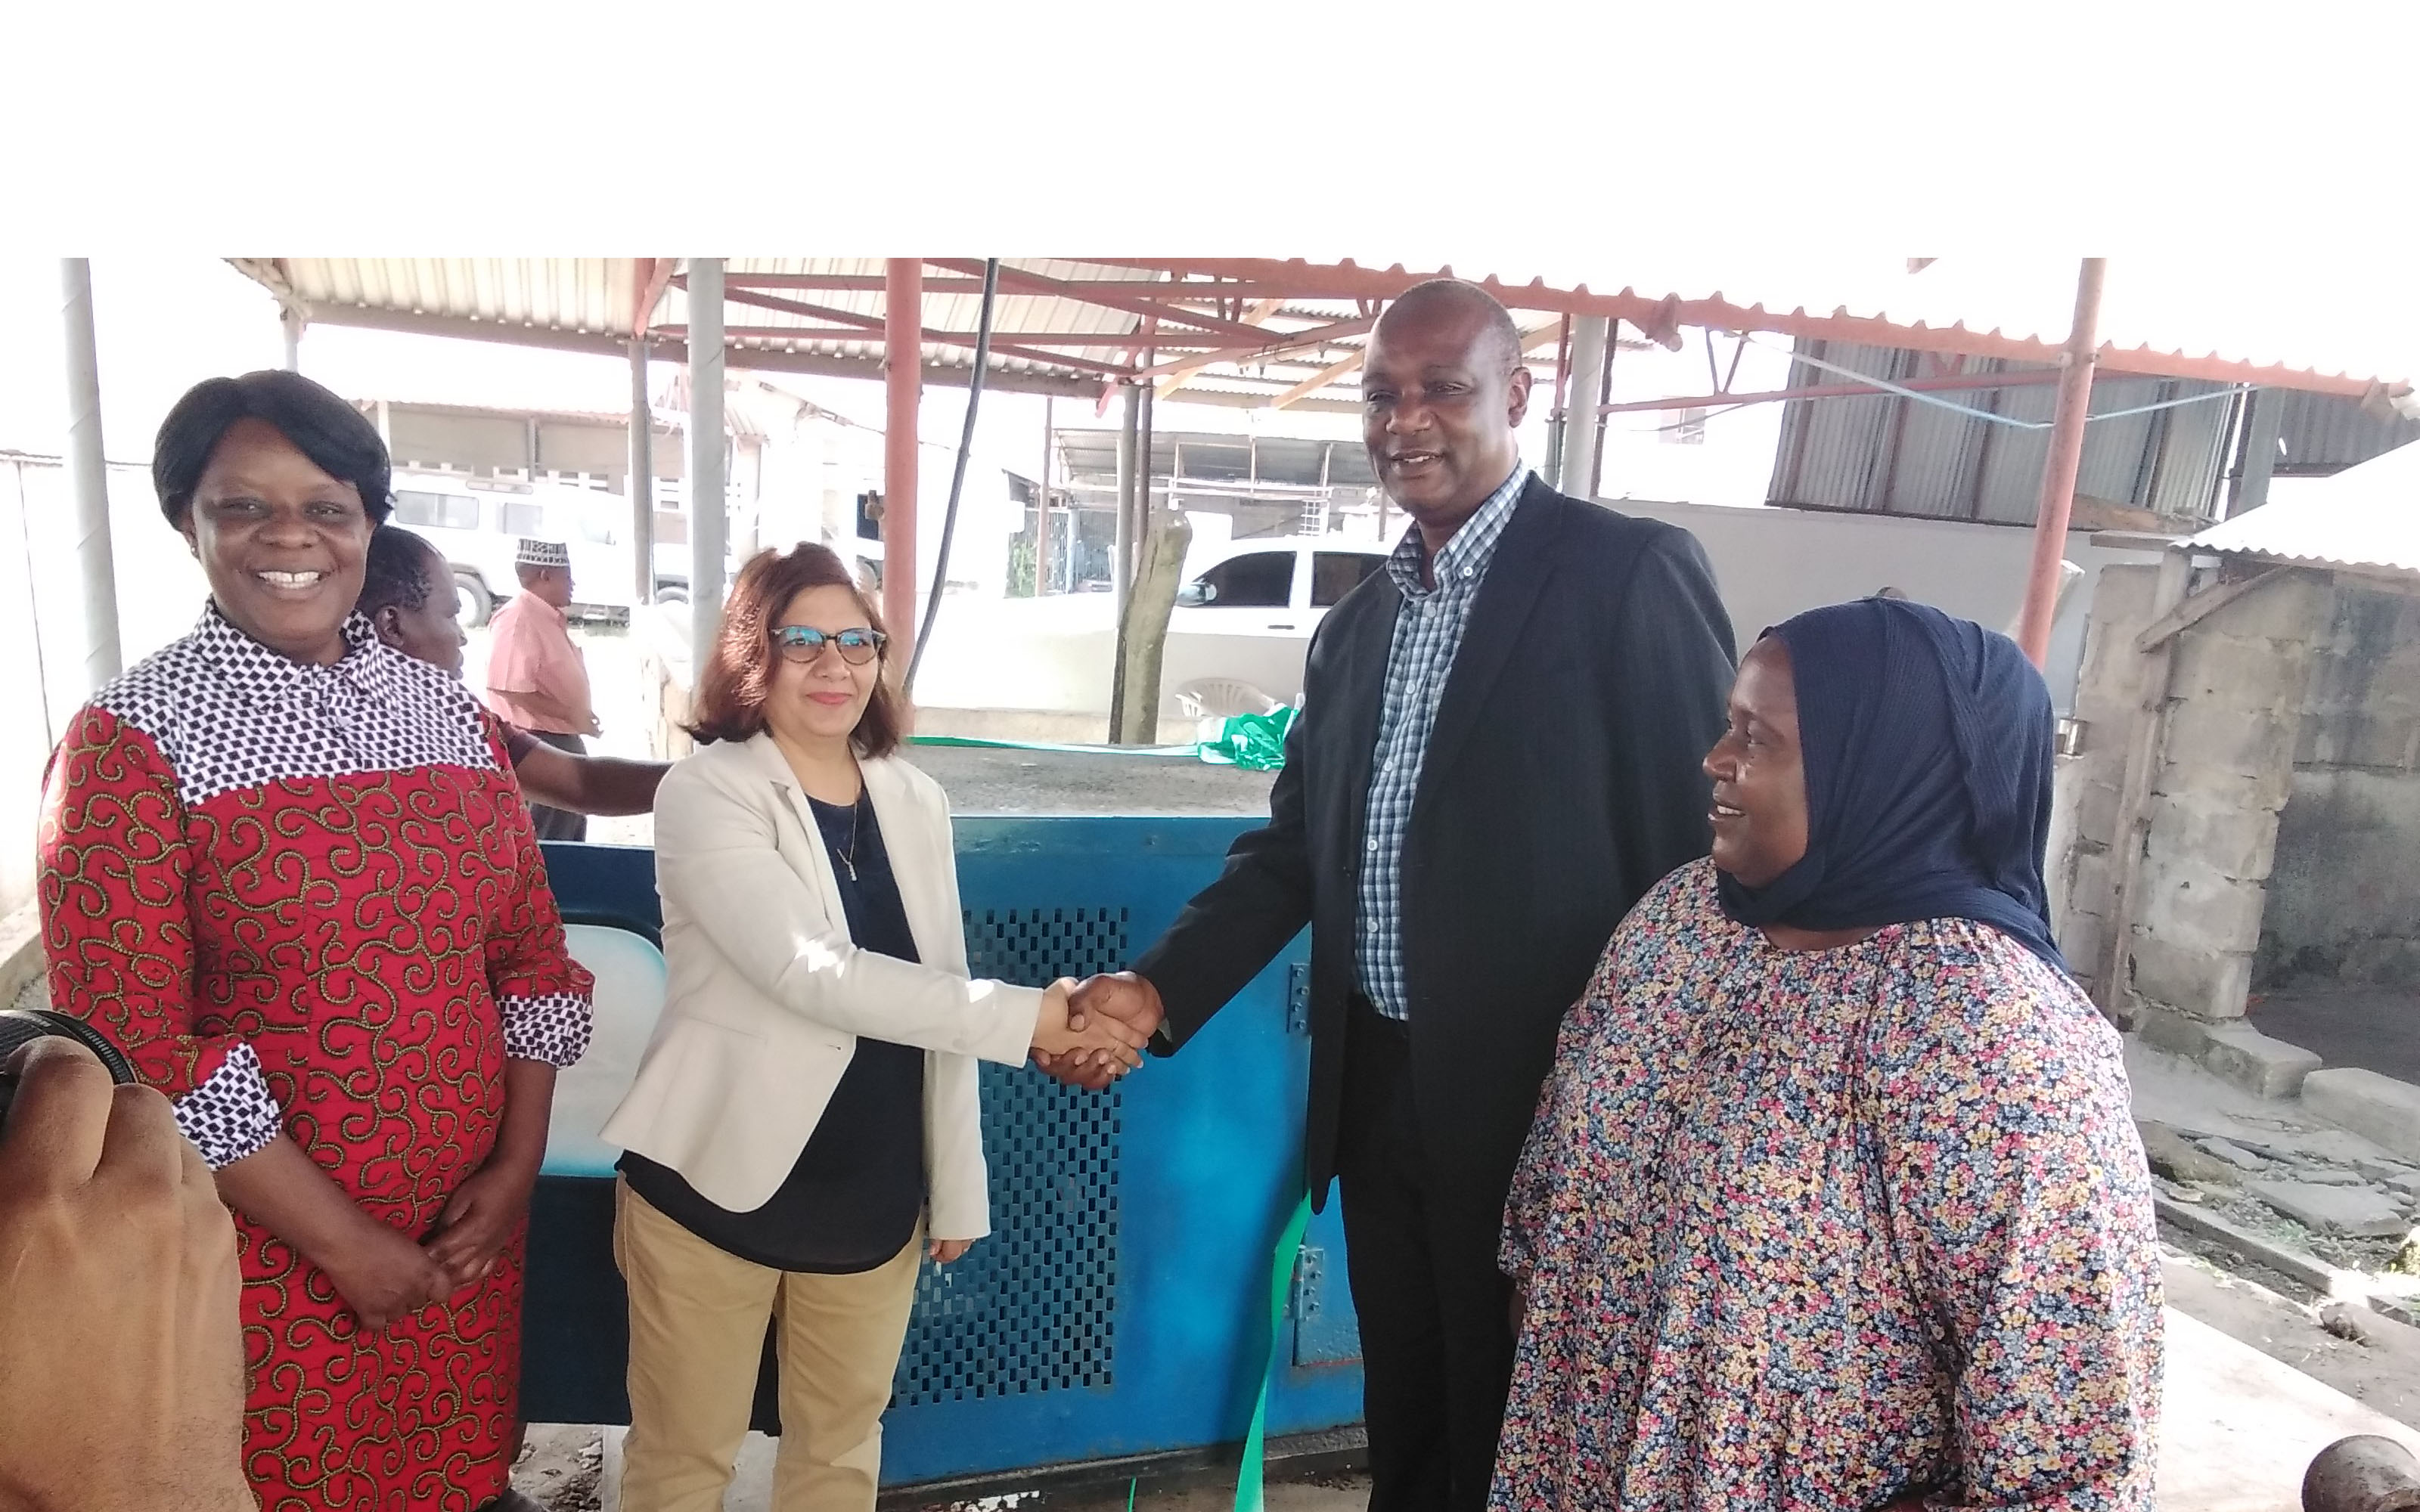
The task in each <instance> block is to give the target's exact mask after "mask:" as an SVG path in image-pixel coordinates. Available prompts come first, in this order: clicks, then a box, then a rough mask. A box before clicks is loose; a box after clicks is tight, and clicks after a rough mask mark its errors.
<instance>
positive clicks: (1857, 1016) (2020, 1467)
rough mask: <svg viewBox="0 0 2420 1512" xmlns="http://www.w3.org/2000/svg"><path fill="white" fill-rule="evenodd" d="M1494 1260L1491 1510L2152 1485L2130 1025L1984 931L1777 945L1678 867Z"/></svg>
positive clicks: (1921, 929) (1956, 1498)
mask: <svg viewBox="0 0 2420 1512" xmlns="http://www.w3.org/2000/svg"><path fill="white" fill-rule="evenodd" d="M1502 1260H1503V1264H1504V1268H1505V1270H1506V1271H1507V1272H1508V1273H1512V1274H1513V1275H1515V1276H1516V1277H1526V1278H1527V1279H1528V1314H1527V1319H1526V1322H1525V1325H1524V1328H1523V1331H1522V1336H1521V1342H1520V1352H1519V1357H1518V1361H1517V1364H1516V1365H1515V1368H1514V1377H1513V1383H1512V1402H1511V1406H1510V1409H1509V1410H1508V1412H1507V1414H1506V1417H1505V1424H1504V1434H1503V1440H1502V1445H1501V1451H1500V1454H1499V1457H1498V1459H1497V1473H1496V1484H1495V1488H1494V1491H1493V1497H1492V1501H1493V1504H1494V1505H1495V1506H1496V1507H1497V1508H1501V1509H1508V1512H1509V1509H1520V1512H1530V1509H1546V1508H1556V1509H1565V1508H1583V1507H1587V1508H1595V1507H1605V1508H1613V1507H1619V1508H1623V1509H1625V1512H1645V1509H1650V1508H1654V1509H1673V1512H1722V1509H1740V1512H1746V1509H1757V1512H1780V1509H1784V1508H1788V1509H1798V1508H1807V1509H1813V1508H1862V1507H1880V1506H1885V1505H1888V1504H1892V1503H1894V1502H1898V1501H1901V1500H1910V1501H1913V1500H1914V1499H1916V1498H1921V1499H1922V1500H1923V1501H1924V1503H1925V1504H1929V1505H1936V1506H1995V1507H2012V1506H2024V1507H2043V1508H2049V1507H2058V1508H2104V1507H2122V1508H2134V1507H2148V1506H2149V1505H2150V1504H2151V1478H2152V1470H2153V1461H2154V1450H2155V1443H2156V1437H2157V1434H2156V1429H2157V1421H2158V1413H2159V1382H2160V1373H2161V1363H2162V1335H2161V1308H2160V1303H2161V1295H2160V1279H2159V1276H2160V1273H2159V1254H2158V1242H2157V1238H2156V1231H2155V1229H2154V1226H2153V1221H2152V1215H2151V1195H2150V1183H2149V1174H2148V1172H2147V1171H2146V1169H2145V1167H2144V1161H2143V1152H2142V1147H2141V1145H2140V1143H2139V1141H2138V1139H2137V1137H2136V1134H2135V1132H2134V1126H2133V1117H2132V1113H2131V1110H2130V1107H2129V1097H2128V1088H2127V1083H2126V1076H2125V1072H2124V1068H2123V1066H2122V1064H2121V1062H2120V1060H2119V1056H2118V1037H2117V1035H2116V1033H2115V1032H2114V1031H2113V1030H2112V1029H2111V1028H2110V1026H2108V1024H2107V1023H2106V1022H2104V1021H2103V1020H2102V1017H2101V1016H2100V1014H2099V1013H2098V1012H2097V1011H2095V1010H2094V1009H2093V1007H2092V1005H2091V1004H2090V1003H2089V1002H2088V1001H2086V999H2085V997H2084V995H2082V994H2081V993H2080V992H2079V991H2077V989H2076V987H2075V986H2074V984H2073V983H2072V982H2071V981H2070V980H2068V979H2067V978H2066V977H2064V976H2063V975H2061V974H2060V973H2058V972H2057V971H2055V969H2053V968H2052V967H2050V966H2048V965H2046V964H2043V963H2042V962H2040V960H2038V959H2037V958H2036V957H2034V956H2033V955H2032V954H2030V953H2029V952H2027V951H2026V950H2025V949H2023V948H2022V947H2020V946H2018V945H2017V944H2015V943H2014V942H2013V941H2011V940H2009V938H2008V937H2007V936H2005V935H2003V934H2001V933H1998V932H1997V931H1995V930H1993V929H1991V928H1990V927H1988V926H1986V925H1982V924H1978V923H1975V922H1972V921H1970V920H1966V919H1960V918H1944V919H1931V920H1927V921H1924V922H1919V923H1913V924H1898V925H1892V926H1889V927H1886V928H1885V929H1884V930H1882V931H1881V932H1880V933H1876V934H1875V935H1873V936H1872V937H1871V938H1870V939H1868V940H1866V941H1864V942H1863V943H1860V944H1857V945H1853V946H1848V947H1845V948H1842V949H1833V950H1822V951H1803V952H1792V951H1786V950H1782V949H1777V948H1776V947H1775V946H1773V945H1772V944H1771V943H1770V942H1769V941H1767V940H1766V939H1765V937H1764V936H1763V934H1762V933H1761V932H1759V931H1757V930H1755V929H1751V928H1748V927H1745V926H1743V925H1740V924H1736V923H1734V922H1732V921H1731V920H1730V918H1726V917H1725V916H1724V914H1723V913H1722V910H1721V907H1720V904H1719V903H1718V901H1717V896H1716V892H1715V887H1714V868H1713V864H1712V863H1711V862H1707V861H1699V862H1695V863H1693V864H1692V865H1690V866H1688V867H1685V868H1683V869H1682V870H1681V871H1680V872H1675V873H1674V874H1673V875H1672V876H1670V877H1668V878H1667V879H1666V880H1665V881H1664V882H1663V883H1662V884H1661V885H1660V886H1658V887H1656V889H1655V890H1654V891H1652V892H1651V893H1650V894H1649V895H1648V896H1647V897H1646V898H1645V899H1644V900H1642V901H1641V902H1640V903H1639V904H1638V906H1637V909H1636V910H1634V911H1633V913H1632V914H1631V916H1630V917H1629V918H1627V919H1626V920H1624V922H1623V923H1622V926H1621V930H1620V931H1619V932H1618V933H1616V935H1615V937H1614V940H1613V943H1612V945H1611V946H1610V947H1609V948H1608V949H1607V951H1606V957H1605V960H1604V962H1603V963H1602V964H1600V966H1599V967H1598V970H1597V973H1596V977H1595V980H1593V981H1592V982H1591V983H1590V986H1589V989H1588V992H1587V995H1585V996H1584V997H1583V998H1582V999H1581V1001H1580V1002H1579V1003H1578V1004H1577V1005H1576V1006H1575V1008H1574V1009H1573V1010H1572V1011H1571V1014H1570V1016H1569V1017H1568V1018H1567V1019H1566V1020H1565V1021H1564V1024H1563V1028H1562V1036H1561V1040H1560V1043H1559V1048H1558V1051H1557V1056H1556V1064H1555V1070H1554V1072H1553V1073H1552V1074H1551V1075H1550V1076H1549V1077H1548V1079H1547V1082H1546V1085H1545V1088H1544V1092H1543V1094H1542V1096H1541V1099H1540V1106H1539V1112H1538V1118H1537V1121H1536V1123H1535V1125H1534V1126H1533V1127H1532V1129H1531V1131H1530V1134H1529V1140H1528V1148H1527V1149H1526V1150H1525V1151H1524V1153H1523V1156H1522V1160H1521V1165H1520V1168H1519V1171H1518V1174H1517V1175H1516V1177H1515V1179H1514V1181H1513V1185H1512V1196H1511V1200H1510V1203H1509V1205H1508V1207H1507V1211H1506V1214H1505V1225H1504V1240H1503V1250H1502Z"/></svg>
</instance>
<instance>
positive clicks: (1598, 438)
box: [1581, 320, 1711, 499]
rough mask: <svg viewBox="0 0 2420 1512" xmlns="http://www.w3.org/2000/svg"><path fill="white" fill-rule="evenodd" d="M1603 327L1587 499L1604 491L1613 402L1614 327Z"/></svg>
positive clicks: (1592, 413) (1591, 416)
mask: <svg viewBox="0 0 2420 1512" xmlns="http://www.w3.org/2000/svg"><path fill="white" fill-rule="evenodd" d="M1605 329H1606V344H1605V359H1604V363H1605V367H1604V371H1603V372H1601V373H1599V374H1598V375H1597V382H1596V406H1595V408H1594V409H1590V411H1589V416H1588V423H1589V484H1588V492H1587V493H1586V494H1584V495H1582V496H1581V497H1583V498H1587V499H1594V498H1597V497H1598V496H1599V495H1601V494H1603V493H1604V492H1605V407H1606V405H1609V404H1611V403H1613V354H1614V351H1615V349H1616V348H1615V347H1614V344H1613V341H1612V336H1613V332H1614V331H1615V329H1616V327H1615V325H1614V323H1613V322H1612V321H1611V320H1607V321H1606V327H1605ZM1709 349H1710V350H1711V348H1709Z"/></svg>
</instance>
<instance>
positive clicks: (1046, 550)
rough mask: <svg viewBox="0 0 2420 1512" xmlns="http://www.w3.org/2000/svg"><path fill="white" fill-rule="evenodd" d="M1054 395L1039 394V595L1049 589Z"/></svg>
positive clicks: (1035, 528) (1036, 503) (1035, 548)
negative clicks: (1040, 449) (1040, 402)
mask: <svg viewBox="0 0 2420 1512" xmlns="http://www.w3.org/2000/svg"><path fill="white" fill-rule="evenodd" d="M1058 403H1059V401H1058V399H1057V397H1056V396H1055V395H1052V394H1047V393H1046V394H1044V395H1043V396H1042V481H1041V483H1040V484H1039V485H1038V486H1037V487H1036V497H1035V501H1034V505H1033V596H1034V597H1036V598H1040V597H1042V596H1043V595H1045V594H1048V593H1049V592H1050V449H1051V447H1052V446H1053V445H1055V444H1056V442H1055V441H1054V440H1053V439H1052V437H1053V430H1052V427H1053V426H1054V425H1055V424H1057V405H1058Z"/></svg>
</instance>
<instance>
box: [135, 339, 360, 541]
mask: <svg viewBox="0 0 2420 1512" xmlns="http://www.w3.org/2000/svg"><path fill="white" fill-rule="evenodd" d="M246 419H251V420H265V421H267V422H269V424H272V425H274V426H276V427H277V429H278V431H279V433H280V434H282V435H284V436H285V438H286V439H287V440H289V441H292V442H293V443H294V447H295V450H297V451H299V452H301V453H302V455H304V456H307V457H309V458H310V459H311V461H312V462H313V464H314V465H316V466H317V467H318V469H319V471H322V472H325V473H326V474H328V476H330V477H332V478H335V479H338V480H340V481H342V482H345V483H349V484H351V485H352V486H354V488H356V489H358V490H359V491H360V493H361V496H362V508H363V509H364V510H365V511H366V512H367V513H368V515H369V517H370V523H371V524H373V525H383V524H385V523H386V517H387V514H388V512H389V511H390V510H392V509H393V508H394V507H395V501H394V500H393V499H391V498H390V497H388V495H389V493H390V490H391V489H392V486H393V481H394V470H393V467H392V466H391V464H390V463H389V462H388V460H387V455H386V442H384V441H382V440H379V433H378V427H377V426H376V425H373V424H370V422H369V417H368V416H366V415H365V414H363V413H362V412H361V411H360V410H358V409H354V408H353V407H352V406H351V405H349V404H347V403H346V402H345V401H344V400H343V399H340V398H338V397H337V396H336V394H335V393H334V392H333V391H331V390H329V389H326V388H323V387H321V386H320V385H319V384H317V383H314V382H312V381H311V380H310V379H309V378H304V377H303V376H302V374H300V373H288V372H286V371H284V370H283V369H279V368H268V369H265V370H263V371H261V372H258V373H246V374H245V375H244V376H243V377H241V378H204V379H203V380H202V381H201V382H199V383H196V384H194V386H193V387H192V388H190V389H187V390H186V391H185V396H184V397H183V398H181V399H179V400H178V401H177V403H176V407H175V408H174V409H170V410H169V411H168V418H167V419H165V420H163V421H162V422H161V423H160V436H159V439H158V440H155V441H154V442H152V445H151V486H152V488H153V489H154V490H156V491H157V492H158V493H159V495H160V513H162V514H163V515H165V516H167V517H168V523H169V524H171V525H175V524H178V522H180V521H181V520H183V518H184V517H185V511H186V510H187V509H190V508H191V507H193V502H194V488H196V487H198V486H200V484H201V481H202V471H203V470H204V469H206V468H208V467H209V465H210V454H211V453H212V452H214V451H216V450H218V444H219V440H220V438H222V437H224V436H225V435H226V433H227V427H228V426H230V425H232V424H235V423H236V422H237V421H239V420H246Z"/></svg>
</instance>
